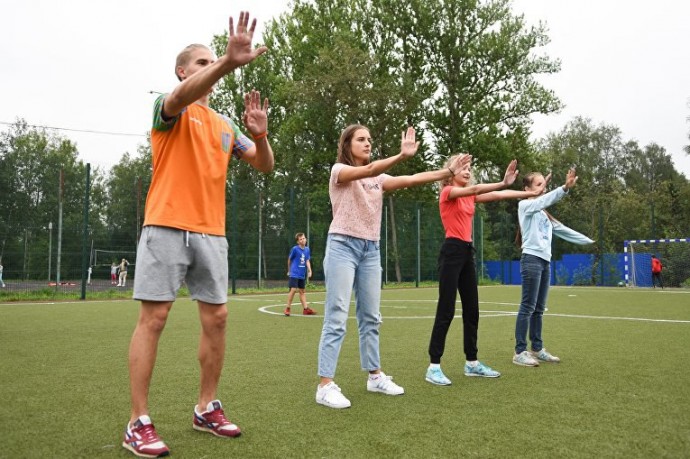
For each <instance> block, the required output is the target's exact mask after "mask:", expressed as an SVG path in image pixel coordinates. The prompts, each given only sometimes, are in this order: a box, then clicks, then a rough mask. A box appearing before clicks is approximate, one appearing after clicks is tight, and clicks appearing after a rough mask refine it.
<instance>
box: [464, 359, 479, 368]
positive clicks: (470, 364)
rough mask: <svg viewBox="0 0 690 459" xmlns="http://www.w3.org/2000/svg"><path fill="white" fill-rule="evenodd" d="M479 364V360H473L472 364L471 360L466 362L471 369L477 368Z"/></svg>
mask: <svg viewBox="0 0 690 459" xmlns="http://www.w3.org/2000/svg"><path fill="white" fill-rule="evenodd" d="M478 363H479V360H472V361H471V362H470V361H469V360H466V361H465V364H466V365H469V366H471V367H476V366H477V364H478Z"/></svg>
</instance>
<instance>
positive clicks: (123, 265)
mask: <svg viewBox="0 0 690 459" xmlns="http://www.w3.org/2000/svg"><path fill="white" fill-rule="evenodd" d="M128 266H129V261H127V260H126V259H124V258H123V259H122V261H120V265H119V266H118V267H117V270H118V272H119V273H120V275H119V281H118V283H117V286H118V287H125V284H126V283H127V267H128Z"/></svg>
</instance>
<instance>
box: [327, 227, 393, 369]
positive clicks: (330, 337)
mask: <svg viewBox="0 0 690 459" xmlns="http://www.w3.org/2000/svg"><path fill="white" fill-rule="evenodd" d="M323 270H324V274H325V275H326V304H325V312H324V316H325V317H324V319H323V329H322V331H321V340H320V342H319V376H321V377H324V378H331V379H333V378H334V377H335V369H336V366H337V365H338V356H339V355H340V348H341V347H342V344H343V339H344V338H345V332H346V330H347V317H348V312H349V310H350V297H351V295H352V291H353V290H354V292H355V308H356V316H357V326H358V328H359V356H360V362H361V364H362V369H363V370H367V371H372V370H378V369H379V368H381V358H380V353H379V326H380V325H381V313H380V306H381V255H380V252H379V243H378V241H367V240H365V239H359V238H356V237H351V236H344V235H342V234H329V235H328V242H327V245H326V255H325V256H324V259H323Z"/></svg>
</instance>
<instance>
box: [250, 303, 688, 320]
mask: <svg viewBox="0 0 690 459" xmlns="http://www.w3.org/2000/svg"><path fill="white" fill-rule="evenodd" d="M383 301H390V302H395V301H398V300H383ZM403 301H411V300H403ZM310 304H323V302H319V303H317V302H310ZM485 304H501V305H512V306H517V305H515V304H512V303H493V302H492V303H485ZM284 306H285V305H284V304H269V305H266V306H261V307H260V308H259V312H262V313H264V314H270V315H274V316H282V315H284V314H283V313H282V312H275V311H271V310H269V309H270V308H276V307H277V308H283V307H284ZM384 307H385V306H384ZM393 307H395V306H393ZM398 309H404V308H398ZM479 314H480V315H479V317H481V318H488V317H515V316H517V312H514V311H479ZM545 315H546V316H548V317H568V318H572V319H598V320H629V321H634V322H660V323H673V324H690V320H675V319H646V318H643V317H616V316H592V315H586V314H583V315H579V314H554V313H548V314H545ZM290 317H306V318H312V317H323V314H316V315H311V316H304V315H302V314H299V313H295V314H292V315H291V316H290ZM433 318H435V316H406V317H384V320H409V319H433ZM454 318H456V319H460V318H462V315H461V314H458V315H455V316H454ZM348 319H350V320H352V319H356V317H354V316H350V317H348Z"/></svg>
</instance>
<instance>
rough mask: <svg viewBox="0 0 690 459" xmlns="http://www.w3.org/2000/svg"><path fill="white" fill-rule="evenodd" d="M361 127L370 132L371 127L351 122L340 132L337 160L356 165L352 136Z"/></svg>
mask: <svg viewBox="0 0 690 459" xmlns="http://www.w3.org/2000/svg"><path fill="white" fill-rule="evenodd" d="M359 129H366V131H367V132H369V128H368V127H366V126H363V125H361V124H351V125H349V126H348V127H346V128H345V129H343V132H341V133H340V140H338V158H337V159H336V162H338V163H343V164H347V165H348V166H354V165H355V159H354V158H353V157H352V137H354V135H355V132H357V131H358V130H359Z"/></svg>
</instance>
